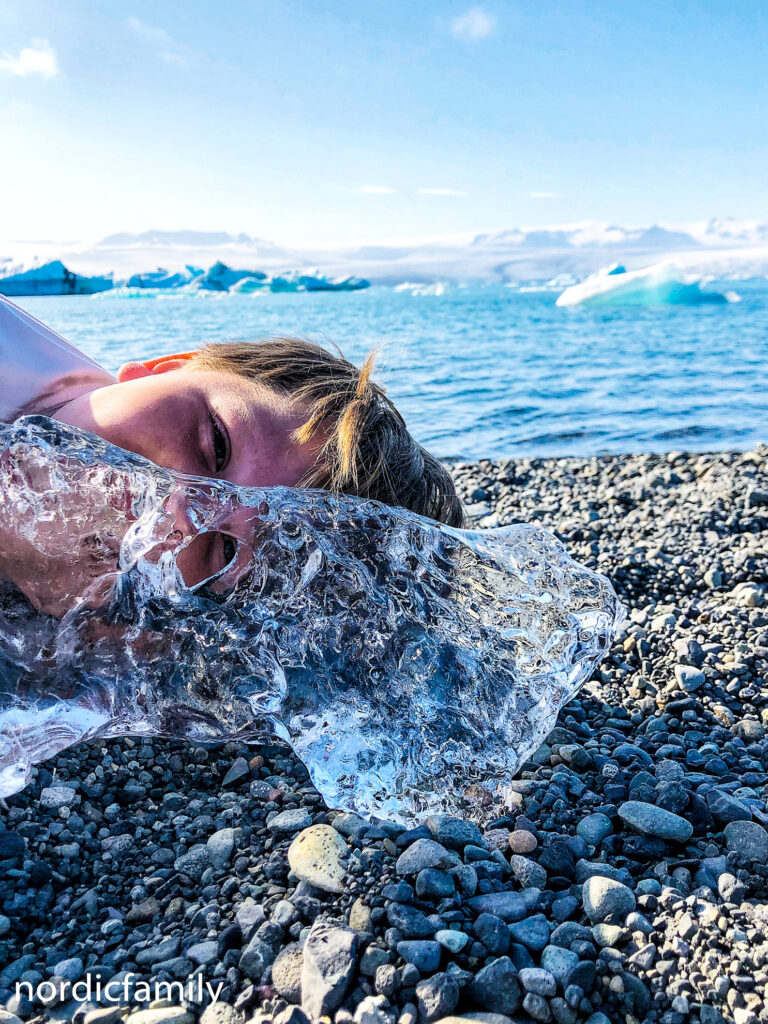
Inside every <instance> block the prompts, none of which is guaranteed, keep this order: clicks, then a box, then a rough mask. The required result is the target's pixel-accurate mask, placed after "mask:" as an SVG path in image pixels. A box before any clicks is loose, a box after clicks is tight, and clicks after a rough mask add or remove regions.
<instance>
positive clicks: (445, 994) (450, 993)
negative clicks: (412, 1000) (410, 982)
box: [416, 973, 459, 1021]
mask: <svg viewBox="0 0 768 1024" xmlns="http://www.w3.org/2000/svg"><path fill="white" fill-rule="evenodd" d="M416 1001H417V1003H418V1004H419V1017H420V1019H421V1020H423V1021H434V1020H437V1019H439V1018H440V1017H445V1016H447V1015H449V1014H452V1013H453V1011H454V1010H455V1009H456V1005H457V1003H458V1001H459V986H458V983H457V982H456V981H455V980H454V979H453V978H452V977H451V976H450V975H449V974H445V973H443V974H433V975H432V977H431V978H426V979H425V980H424V981H420V982H419V983H418V985H417V986H416Z"/></svg>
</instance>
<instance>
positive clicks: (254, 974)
mask: <svg viewBox="0 0 768 1024" xmlns="http://www.w3.org/2000/svg"><path fill="white" fill-rule="evenodd" d="M265 923H266V922H265ZM263 927H264V925H261V927H260V928H259V929H257V931H256V933H255V934H254V935H253V936H252V937H251V939H250V941H249V942H248V945H247V946H246V947H245V948H244V949H243V951H242V953H241V954H240V960H239V962H238V967H239V968H240V970H241V971H242V973H243V974H244V975H245V976H246V977H248V978H251V979H252V980H253V981H254V982H256V983H258V982H259V981H260V980H261V976H262V974H263V973H264V971H265V970H266V968H267V967H270V966H271V965H272V964H273V963H274V960H275V957H276V955H277V949H276V948H275V944H274V943H272V942H269V941H268V940H267V939H265V938H264V937H263V936H262V935H260V934H259V932H260V931H261V928H263Z"/></svg>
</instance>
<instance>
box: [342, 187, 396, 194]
mask: <svg viewBox="0 0 768 1024" xmlns="http://www.w3.org/2000/svg"><path fill="white" fill-rule="evenodd" d="M352 191H353V192H359V193H360V194H361V195H364V196H391V195H393V194H394V192H395V189H393V188H390V186H389V185H359V186H358V187H357V188H353V189H352Z"/></svg>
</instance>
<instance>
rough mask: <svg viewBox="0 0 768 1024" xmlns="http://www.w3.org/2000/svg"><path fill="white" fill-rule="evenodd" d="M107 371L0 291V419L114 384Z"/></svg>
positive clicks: (44, 409) (45, 410)
mask: <svg viewBox="0 0 768 1024" xmlns="http://www.w3.org/2000/svg"><path fill="white" fill-rule="evenodd" d="M115 383H116V379H115V378H114V377H113V376H112V374H110V373H107V371H106V370H105V369H104V368H103V367H102V366H99V364H98V363H97V362H96V361H95V360H93V359H91V358H90V357H89V356H86V355H85V354H84V353H83V352H80V350H79V349H76V348H75V346H74V345H70V343H69V342H68V341H66V340H65V339H64V338H62V337H61V335H60V334H57V333H56V332H55V331H53V330H51V328H50V327H46V326H45V324H43V323H41V322H40V321H39V320H36V319H35V317H33V316H32V315H31V314H30V313H27V312H26V311H25V310H23V309H21V308H20V307H19V306H17V305H16V304H15V303H13V302H10V301H9V300H8V299H6V298H4V297H3V296H2V295H0V422H4V423H10V422H12V421H13V420H14V419H16V417H17V416H20V415H24V414H30V413H40V414H42V415H45V416H52V415H54V414H55V413H56V412H57V411H58V410H59V409H60V408H61V407H62V406H63V405H65V404H66V403H67V402H70V401H72V400H73V399H74V398H78V397H79V396H80V395H82V394H84V393H86V392H88V391H93V390H94V389H95V388H102V387H105V386H106V385H108V384H115Z"/></svg>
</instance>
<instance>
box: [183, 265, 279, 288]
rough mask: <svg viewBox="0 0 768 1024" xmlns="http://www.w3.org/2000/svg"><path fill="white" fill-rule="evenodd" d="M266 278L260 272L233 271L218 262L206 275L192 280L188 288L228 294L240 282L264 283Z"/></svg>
mask: <svg viewBox="0 0 768 1024" xmlns="http://www.w3.org/2000/svg"><path fill="white" fill-rule="evenodd" d="M266 277H267V275H266V274H264V273H262V272H261V271H260V270H233V269H232V268H231V267H228V266H227V265H226V263H222V262H221V261H220V260H219V261H218V262H216V263H214V264H213V266H212V267H210V268H209V270H208V271H206V273H204V274H201V275H200V276H199V277H196V278H194V279H193V280H192V282H191V284H190V287H191V288H195V289H202V290H204V291H212V292H228V291H229V290H230V289H231V288H232V287H233V286H234V285H236V284H238V283H239V282H240V281H244V280H248V279H253V280H254V281H265V280H266Z"/></svg>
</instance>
